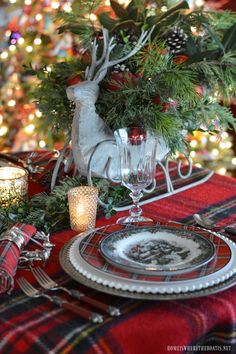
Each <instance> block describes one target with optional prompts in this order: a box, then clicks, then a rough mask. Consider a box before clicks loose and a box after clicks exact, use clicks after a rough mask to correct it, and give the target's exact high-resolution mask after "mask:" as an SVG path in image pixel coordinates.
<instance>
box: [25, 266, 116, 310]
mask: <svg viewBox="0 0 236 354" xmlns="http://www.w3.org/2000/svg"><path fill="white" fill-rule="evenodd" d="M31 271H32V273H33V275H34V277H35V278H36V280H37V281H38V282H39V284H40V285H41V286H42V287H43V288H44V289H47V290H62V291H64V292H66V293H67V294H69V295H70V296H72V297H74V298H75V299H77V300H81V301H84V302H86V303H88V304H90V305H92V306H94V307H96V308H98V309H100V310H103V311H105V312H107V313H108V314H109V315H110V316H120V310H119V308H118V307H114V306H110V305H107V304H105V303H103V302H101V301H98V300H95V299H93V298H91V297H89V296H87V295H85V294H83V293H81V292H80V291H78V290H75V289H67V288H65V287H64V286H60V285H59V284H58V283H56V282H55V281H54V280H53V279H52V278H50V277H49V275H48V274H47V273H46V272H45V271H44V270H43V269H42V268H40V267H36V268H32V269H31Z"/></svg>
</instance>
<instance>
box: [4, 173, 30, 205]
mask: <svg viewBox="0 0 236 354" xmlns="http://www.w3.org/2000/svg"><path fill="white" fill-rule="evenodd" d="M27 197H28V172H27V171H26V170H24V169H23V168H19V167H0V205H1V206H2V207H4V208H7V207H9V206H11V205H14V206H15V205H18V204H19V203H20V202H21V201H26V199H27Z"/></svg>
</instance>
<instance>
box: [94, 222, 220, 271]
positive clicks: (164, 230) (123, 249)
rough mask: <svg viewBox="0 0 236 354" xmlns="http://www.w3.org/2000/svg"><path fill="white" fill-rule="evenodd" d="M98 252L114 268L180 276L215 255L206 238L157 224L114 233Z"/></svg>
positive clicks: (101, 245) (212, 245)
mask: <svg viewBox="0 0 236 354" xmlns="http://www.w3.org/2000/svg"><path fill="white" fill-rule="evenodd" d="M99 249H100V252H101V255H102V256H103V257H104V258H105V259H106V261H107V262H108V263H110V264H112V265H114V266H115V267H118V268H121V269H124V270H126V271H131V272H132V273H137V274H145V275H153V274H155V275H171V274H173V273H174V274H183V273H185V272H189V271H192V270H194V269H196V268H199V267H202V266H203V265H206V264H207V263H208V262H210V261H211V260H212V259H213V258H214V256H215V245H214V244H213V243H212V242H211V240H209V239H207V238H206V237H203V236H201V235H199V234H196V233H195V232H193V231H190V230H188V229H186V230H185V229H177V228H174V227H168V226H160V225H159V226H145V227H140V228H133V229H129V230H128V231H127V230H126V229H123V230H120V231H117V232H114V233H112V234H110V235H108V236H106V237H105V238H104V239H103V240H102V241H101V242H100V244H99Z"/></svg>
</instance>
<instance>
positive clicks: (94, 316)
mask: <svg viewBox="0 0 236 354" xmlns="http://www.w3.org/2000/svg"><path fill="white" fill-rule="evenodd" d="M17 283H18V285H19V287H20V288H21V290H22V291H23V292H24V293H25V294H26V295H27V296H29V297H34V298H36V297H45V298H46V299H48V300H50V301H51V302H53V303H54V304H56V305H58V306H59V307H62V308H65V309H66V310H69V311H72V312H74V313H76V314H77V315H79V316H80V317H82V318H85V319H86V320H90V321H92V322H93V323H102V322H103V317H102V315H100V314H99V313H95V312H91V311H88V310H86V309H84V308H82V307H80V306H76V305H74V304H71V303H69V302H68V301H65V300H64V299H62V298H61V297H59V296H50V295H48V294H45V293H44V292H43V291H40V290H38V289H35V288H34V287H33V286H32V285H31V284H30V283H29V282H28V281H27V280H26V279H25V278H24V277H21V278H19V279H18V280H17Z"/></svg>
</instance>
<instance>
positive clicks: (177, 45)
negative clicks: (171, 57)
mask: <svg viewBox="0 0 236 354" xmlns="http://www.w3.org/2000/svg"><path fill="white" fill-rule="evenodd" d="M187 38H188V36H187V34H186V33H184V31H183V29H181V28H179V27H174V29H173V30H171V31H170V32H169V33H168V35H167V38H166V43H167V45H168V47H169V48H170V51H171V53H172V54H180V53H183V51H184V49H185V45H186V42H187Z"/></svg>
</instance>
